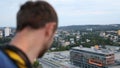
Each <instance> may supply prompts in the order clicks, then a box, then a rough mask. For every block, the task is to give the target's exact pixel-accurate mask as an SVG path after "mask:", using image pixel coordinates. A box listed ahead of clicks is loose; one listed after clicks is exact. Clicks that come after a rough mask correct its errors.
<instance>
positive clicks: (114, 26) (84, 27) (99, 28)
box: [59, 24, 120, 31]
mask: <svg viewBox="0 0 120 68" xmlns="http://www.w3.org/2000/svg"><path fill="white" fill-rule="evenodd" d="M89 29H92V30H93V31H108V30H120V24H111V25H72V26H63V27H59V30H80V31H87V30H89Z"/></svg>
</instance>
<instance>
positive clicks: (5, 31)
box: [4, 27, 11, 37]
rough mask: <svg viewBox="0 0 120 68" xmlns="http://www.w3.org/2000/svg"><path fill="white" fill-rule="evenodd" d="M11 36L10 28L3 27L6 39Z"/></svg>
mask: <svg viewBox="0 0 120 68" xmlns="http://www.w3.org/2000/svg"><path fill="white" fill-rule="evenodd" d="M10 34H11V28H10V27H5V28H4V36H5V37H7V36H9V35H10Z"/></svg>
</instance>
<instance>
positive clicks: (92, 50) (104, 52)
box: [72, 47, 114, 55]
mask: <svg viewBox="0 0 120 68" xmlns="http://www.w3.org/2000/svg"><path fill="white" fill-rule="evenodd" d="M72 49H75V50H81V51H86V52H91V53H98V54H104V55H108V54H114V52H112V51H110V50H108V49H101V50H99V49H95V48H85V47H81V48H80V47H73V48H72Z"/></svg>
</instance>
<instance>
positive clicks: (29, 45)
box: [10, 33, 42, 64]
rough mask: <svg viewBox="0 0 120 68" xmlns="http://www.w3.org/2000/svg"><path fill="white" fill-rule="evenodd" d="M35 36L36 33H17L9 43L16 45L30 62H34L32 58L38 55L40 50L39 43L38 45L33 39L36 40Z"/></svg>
mask: <svg viewBox="0 0 120 68" xmlns="http://www.w3.org/2000/svg"><path fill="white" fill-rule="evenodd" d="M33 36H34V37H33ZM35 36H36V35H32V34H30V33H24V34H22V33H18V34H16V36H15V37H14V38H13V40H12V41H11V42H10V44H11V45H13V46H16V47H17V48H19V49H20V50H22V51H23V52H24V53H25V54H26V56H27V57H28V58H29V60H30V62H31V63H32V64H33V63H34V60H35V59H36V58H37V57H38V54H39V52H40V50H42V48H41V45H39V47H38V46H37V45H38V42H35V41H34V40H36V38H35ZM33 41H34V42H33ZM40 42H41V41H40V40H39V43H40Z"/></svg>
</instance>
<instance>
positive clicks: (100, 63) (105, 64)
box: [70, 47, 115, 68]
mask: <svg viewBox="0 0 120 68" xmlns="http://www.w3.org/2000/svg"><path fill="white" fill-rule="evenodd" d="M70 61H71V63H72V64H73V65H77V66H79V67H81V68H109V67H110V66H111V65H113V64H114V63H115V57H114V53H113V52H111V51H109V50H106V49H101V50H100V49H99V48H84V47H75V48H72V49H71V51H70Z"/></svg>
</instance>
